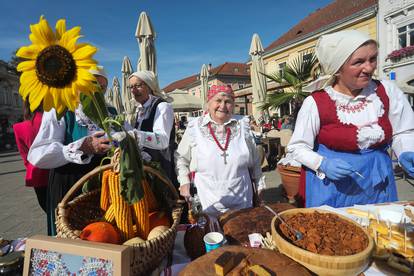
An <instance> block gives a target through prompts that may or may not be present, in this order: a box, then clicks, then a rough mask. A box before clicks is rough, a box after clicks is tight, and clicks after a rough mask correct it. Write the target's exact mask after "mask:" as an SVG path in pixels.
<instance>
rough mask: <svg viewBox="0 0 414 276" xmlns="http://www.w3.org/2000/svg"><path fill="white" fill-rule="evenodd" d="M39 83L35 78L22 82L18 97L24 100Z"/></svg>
mask: <svg viewBox="0 0 414 276" xmlns="http://www.w3.org/2000/svg"><path fill="white" fill-rule="evenodd" d="M39 83H40V82H39V81H38V80H37V78H34V79H31V80H30V81H27V82H22V84H21V85H20V87H19V94H20V96H22V98H23V100H26V98H27V96H28V95H29V93H30V92H31V91H32V90H33V89H35V87H36V86H38V85H39Z"/></svg>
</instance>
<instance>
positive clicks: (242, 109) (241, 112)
mask: <svg viewBox="0 0 414 276" xmlns="http://www.w3.org/2000/svg"><path fill="white" fill-rule="evenodd" d="M240 115H245V113H244V107H240Z"/></svg>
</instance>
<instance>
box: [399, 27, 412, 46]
mask: <svg viewBox="0 0 414 276" xmlns="http://www.w3.org/2000/svg"><path fill="white" fill-rule="evenodd" d="M397 31H398V44H399V46H400V49H401V48H405V47H407V46H412V45H414V23H411V24H409V25H406V26H403V27H400V28H398V29H397Z"/></svg>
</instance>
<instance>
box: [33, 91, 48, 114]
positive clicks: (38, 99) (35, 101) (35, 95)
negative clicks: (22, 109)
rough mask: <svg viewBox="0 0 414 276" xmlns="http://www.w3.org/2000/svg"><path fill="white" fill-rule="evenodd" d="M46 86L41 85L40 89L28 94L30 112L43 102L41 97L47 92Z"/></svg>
mask: <svg viewBox="0 0 414 276" xmlns="http://www.w3.org/2000/svg"><path fill="white" fill-rule="evenodd" d="M47 89H48V88H47V86H46V85H42V88H41V89H36V90H33V91H31V92H30V94H29V103H30V110H31V111H32V112H33V111H35V110H36V109H37V108H38V107H39V105H40V103H41V102H42V101H43V95H44V94H45V93H46V91H47Z"/></svg>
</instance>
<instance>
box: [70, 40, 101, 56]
mask: <svg viewBox="0 0 414 276" xmlns="http://www.w3.org/2000/svg"><path fill="white" fill-rule="evenodd" d="M96 51H98V48H96V47H94V46H92V45H89V44H86V45H84V46H83V47H81V48H78V49H76V51H75V52H73V58H74V59H75V60H81V59H87V58H91V57H92V56H93V55H94V54H95V53H96Z"/></svg>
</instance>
